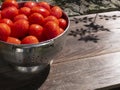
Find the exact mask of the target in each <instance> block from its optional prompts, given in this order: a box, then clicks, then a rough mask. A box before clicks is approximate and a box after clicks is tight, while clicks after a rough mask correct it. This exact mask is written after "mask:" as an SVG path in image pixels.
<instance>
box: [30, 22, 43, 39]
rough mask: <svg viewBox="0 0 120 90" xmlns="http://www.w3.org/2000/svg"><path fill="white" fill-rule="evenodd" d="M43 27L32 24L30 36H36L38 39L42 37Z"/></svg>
mask: <svg viewBox="0 0 120 90" xmlns="http://www.w3.org/2000/svg"><path fill="white" fill-rule="evenodd" d="M42 33H43V27H42V26H41V25H38V24H32V25H30V28H29V35H33V36H36V37H37V38H38V39H39V38H41V37H42Z"/></svg>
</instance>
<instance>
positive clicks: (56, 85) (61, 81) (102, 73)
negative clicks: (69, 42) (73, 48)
mask: <svg viewBox="0 0 120 90" xmlns="http://www.w3.org/2000/svg"><path fill="white" fill-rule="evenodd" d="M116 85H117V86H120V52H116V53H111V54H105V55H100V56H96V57H91V58H85V59H76V60H74V61H69V62H64V63H59V64H53V66H52V68H51V71H50V75H49V77H48V78H47V80H46V82H45V83H44V84H43V86H42V87H40V88H39V90H95V89H98V88H103V87H109V86H114V87H116ZM114 87H110V88H109V89H111V88H114ZM106 90H107V89H106Z"/></svg>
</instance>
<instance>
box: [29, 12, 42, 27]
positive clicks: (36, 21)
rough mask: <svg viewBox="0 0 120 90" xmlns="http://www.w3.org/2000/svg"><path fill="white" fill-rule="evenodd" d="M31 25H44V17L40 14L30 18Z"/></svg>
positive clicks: (34, 14)
mask: <svg viewBox="0 0 120 90" xmlns="http://www.w3.org/2000/svg"><path fill="white" fill-rule="evenodd" d="M28 19H29V22H30V24H40V25H42V24H43V22H44V17H43V16H42V15H41V14H39V13H33V14H31V15H30V16H29V18H28Z"/></svg>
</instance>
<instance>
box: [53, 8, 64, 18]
mask: <svg viewBox="0 0 120 90" xmlns="http://www.w3.org/2000/svg"><path fill="white" fill-rule="evenodd" d="M51 15H53V16H55V17H57V18H60V17H61V16H62V9H61V8H60V7H59V6H54V7H52V8H51Z"/></svg>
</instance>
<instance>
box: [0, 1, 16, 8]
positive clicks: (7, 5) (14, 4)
mask: <svg viewBox="0 0 120 90" xmlns="http://www.w3.org/2000/svg"><path fill="white" fill-rule="evenodd" d="M11 6H14V7H16V8H18V3H17V1H15V0H6V1H4V2H3V3H2V6H1V8H2V9H4V8H6V7H11Z"/></svg>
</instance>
